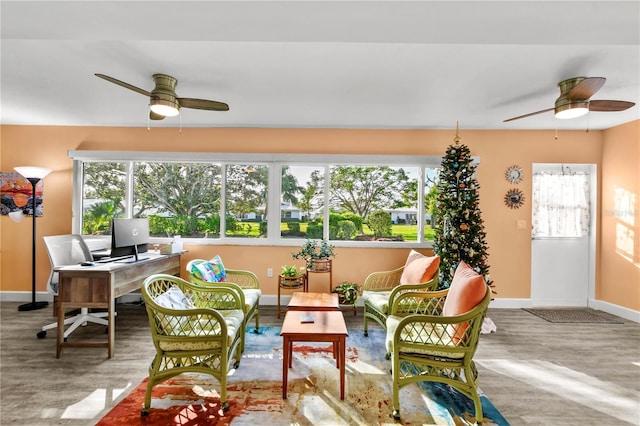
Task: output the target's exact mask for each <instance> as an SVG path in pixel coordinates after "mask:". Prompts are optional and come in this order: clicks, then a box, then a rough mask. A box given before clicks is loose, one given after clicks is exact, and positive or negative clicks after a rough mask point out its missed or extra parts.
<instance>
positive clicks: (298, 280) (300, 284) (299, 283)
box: [277, 274, 309, 318]
mask: <svg viewBox="0 0 640 426" xmlns="http://www.w3.org/2000/svg"><path fill="white" fill-rule="evenodd" d="M307 285H308V281H307V274H304V275H299V276H297V277H285V276H282V275H278V311H277V312H278V318H280V311H281V309H280V294H281V292H282V290H300V289H302V291H304V292H306V291H307V290H308V289H309V288H308V287H307Z"/></svg>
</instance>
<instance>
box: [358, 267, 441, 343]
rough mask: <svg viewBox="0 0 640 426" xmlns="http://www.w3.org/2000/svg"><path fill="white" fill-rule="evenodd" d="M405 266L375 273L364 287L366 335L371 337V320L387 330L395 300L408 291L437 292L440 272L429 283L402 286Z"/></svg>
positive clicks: (365, 282) (367, 279)
mask: <svg viewBox="0 0 640 426" xmlns="http://www.w3.org/2000/svg"><path fill="white" fill-rule="evenodd" d="M404 268H405V267H404V266H402V267H400V268H398V269H394V270H391V271H381V272H373V273H371V274H369V276H368V277H367V278H366V279H365V281H364V285H363V286H362V288H363V291H362V300H363V301H364V335H365V336H368V335H369V320H373V321H375V322H377V323H378V324H380V326H381V327H382V328H384V329H386V328H387V316H389V311H390V307H391V305H392V304H393V302H394V301H395V299H396V298H397V297H398V296H399V295H400V294H402V293H405V292H407V291H421V290H422V291H427V290H435V289H436V287H437V286H438V276H439V274H438V272H436V274H435V275H434V276H433V278H431V279H430V280H429V281H425V282H423V283H418V284H400V277H402V273H403V272H404Z"/></svg>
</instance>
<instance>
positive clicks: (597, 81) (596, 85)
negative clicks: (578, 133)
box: [504, 77, 635, 123]
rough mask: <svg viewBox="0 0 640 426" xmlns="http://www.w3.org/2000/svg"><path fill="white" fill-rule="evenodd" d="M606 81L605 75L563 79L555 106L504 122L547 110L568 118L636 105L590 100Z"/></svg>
mask: <svg viewBox="0 0 640 426" xmlns="http://www.w3.org/2000/svg"><path fill="white" fill-rule="evenodd" d="M605 81H607V79H606V78H604V77H574V78H570V79H567V80H563V81H561V82H560V83H558V88H559V89H560V97H559V98H558V99H556V103H555V106H554V107H553V108H547V109H543V110H542V111H536V112H532V113H529V114H525V115H520V116H518V117H513V118H509V119H506V120H504V123H506V122H507V121H513V120H519V119H521V118H525V117H531V116H532V115H537V114H542V113H543V112H547V111H554V114H555V116H556V118H561V119H567V118H576V117H580V116H582V115H585V114H586V113H588V112H589V111H598V112H616V111H624V110H626V109H628V108H631V107H632V106H634V105H635V103H633V102H627V101H610V100H594V101H591V100H589V98H591V96H593V95H594V93H596V92H597V91H598V90H600V88H601V87H602V86H603V85H604V82H605Z"/></svg>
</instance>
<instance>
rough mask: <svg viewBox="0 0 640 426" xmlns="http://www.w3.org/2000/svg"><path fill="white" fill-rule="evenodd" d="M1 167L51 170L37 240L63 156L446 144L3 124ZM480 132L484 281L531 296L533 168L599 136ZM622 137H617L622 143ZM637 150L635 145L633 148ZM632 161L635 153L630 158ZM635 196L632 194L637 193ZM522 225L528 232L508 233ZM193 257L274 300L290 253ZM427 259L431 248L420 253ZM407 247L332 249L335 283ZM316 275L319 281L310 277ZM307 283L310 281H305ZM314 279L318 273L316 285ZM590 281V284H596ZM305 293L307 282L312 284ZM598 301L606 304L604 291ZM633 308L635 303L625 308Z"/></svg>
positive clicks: (199, 252)
mask: <svg viewBox="0 0 640 426" xmlns="http://www.w3.org/2000/svg"><path fill="white" fill-rule="evenodd" d="M0 132H1V144H2V145H1V152H0V154H1V157H0V160H1V161H0V162H1V170H2V171H11V170H12V169H13V167H14V166H18V165H38V166H45V167H49V168H52V169H53V170H54V172H53V173H52V174H51V175H49V176H47V178H46V179H45V183H44V188H45V196H44V200H45V201H44V217H42V218H38V235H39V236H43V235H52V234H61V233H68V232H70V231H71V195H72V194H71V192H72V188H71V172H72V170H71V169H72V162H71V160H69V159H68V158H67V151H68V150H80V149H87V150H123V151H126V150H135V151H191V152H244V153H253V152H259V153H319V154H324V153H335V154H386V155H411V154H415V155H443V154H444V152H445V150H446V147H447V146H448V145H450V144H451V143H453V138H454V136H455V131H454V130H358V129H220V128H214V129H183V130H182V132H181V133H180V132H179V131H178V129H151V130H147V129H146V128H110V127H108V128H107V127H62V126H57V127H49V126H2V127H1V128H0ZM554 133H555V132H553V131H499V130H496V131H487V130H464V129H463V130H461V131H460V136H461V137H462V143H464V144H466V145H468V146H469V148H470V149H471V154H472V155H474V156H478V157H480V160H481V164H480V166H479V167H478V180H479V183H480V207H481V209H482V212H483V219H484V221H485V230H486V232H487V242H488V245H489V263H490V265H491V278H492V280H493V281H494V283H495V284H496V289H497V291H498V295H497V297H498V298H501V297H502V298H529V297H530V274H531V273H530V251H531V241H530V232H529V227H530V222H531V204H530V200H531V195H530V194H531V165H532V163H542V162H558V163H593V164H597V165H598V170H600V166H601V158H602V150H603V134H604V133H603V132H601V131H590V132H584V131H566V132H562V131H560V132H559V138H558V140H556V139H555V137H554V136H555V134H554ZM627 136H628V135H627V134H626V133H625V135H623V136H622V137H623V138H626V137H627ZM636 143H637V141H636ZM635 158H637V155H636V157H635ZM513 164H518V165H519V166H521V167H522V168H523V170H524V181H523V182H522V183H521V184H519V185H518V187H519V188H521V189H522V190H523V191H524V193H525V197H526V198H525V204H524V206H523V207H522V208H520V209H517V210H512V209H509V208H507V207H506V206H505V205H504V202H503V199H504V194H505V192H506V191H507V189H509V188H510V187H512V185H510V184H509V183H508V182H507V181H506V180H505V178H504V173H505V170H506V169H507V167H509V166H511V165H513ZM636 190H637V188H636ZM0 219H1V226H2V228H1V230H2V236H1V238H0V263H1V267H2V271H1V281H0V290H4V291H17V290H22V291H28V290H29V289H30V283H31V281H30V276H29V274H28V273H25V272H26V271H30V262H31V259H30V252H31V221H30V220H29V219H30V218H28V220H25V221H23V222H21V223H19V224H16V223H14V222H12V221H11V220H10V219H9V218H8V217H6V216H2V217H1V218H0ZM516 220H524V221H525V222H526V224H527V229H525V230H518V229H516ZM186 248H187V249H188V250H189V254H188V255H187V256H186V257H185V260H189V259H190V258H194V257H204V258H210V257H212V256H213V255H215V254H220V255H221V256H222V257H223V259H224V261H225V264H227V266H228V267H230V268H242V269H251V270H253V271H254V272H256V274H257V275H258V277H259V278H260V282H261V287H262V288H263V290H264V292H265V293H266V294H275V293H276V283H275V278H271V279H269V278H267V277H266V269H267V268H268V267H272V268H274V271H275V272H276V273H277V269H278V268H279V267H280V266H281V265H283V264H290V263H292V259H291V256H290V253H291V252H292V251H294V250H295V248H292V247H275V248H270V249H269V250H265V248H264V247H246V246H187V247H186ZM422 251H423V252H425V253H429V252H430V250H428V249H425V250H422ZM406 253H407V250H406V249H355V248H349V249H347V248H339V249H338V257H337V258H336V259H335V262H334V271H335V273H334V282H339V281H343V280H350V281H356V282H362V281H363V280H364V278H365V277H366V275H367V274H368V273H369V272H372V271H376V270H384V269H390V268H393V267H396V266H399V265H401V264H402V263H403V262H404V258H405V257H406ZM37 256H38V262H37V269H38V272H37V278H38V289H39V290H44V289H45V283H46V279H47V277H48V274H49V262H48V259H47V254H46V252H45V249H44V246H43V244H42V240H41V239H39V240H38V255H37ZM318 275H320V274H318ZM314 278H315V277H312V280H313V279H314ZM322 279H323V278H322V277H320V276H318V277H317V280H318V281H319V282H320V281H321V280H322ZM597 284H598V283H597ZM312 286H313V284H312ZM600 294H602V295H603V297H604V296H606V297H608V299H607V300H608V301H611V302H613V300H614V299H613V298H612V296H611V295H609V294H608V292H607V291H602V290H601V291H600ZM625 306H628V307H631V308H633V309H637V310H640V302H637V303H636V304H635V305H631V306H629V304H628V302H627V305H625Z"/></svg>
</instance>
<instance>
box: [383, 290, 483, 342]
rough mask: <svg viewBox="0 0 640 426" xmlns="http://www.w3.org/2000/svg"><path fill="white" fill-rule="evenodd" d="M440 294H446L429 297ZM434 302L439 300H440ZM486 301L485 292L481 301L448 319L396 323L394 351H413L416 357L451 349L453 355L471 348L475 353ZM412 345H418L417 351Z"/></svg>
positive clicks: (422, 316) (420, 316) (412, 318)
mask: <svg viewBox="0 0 640 426" xmlns="http://www.w3.org/2000/svg"><path fill="white" fill-rule="evenodd" d="M444 292H446V290H443V291H439V292H432V293H444ZM417 294H419V293H417ZM405 295H409V293H405ZM403 296H404V295H403ZM435 299H440V297H436V298H435ZM490 301H491V291H489V290H488V289H487V293H486V295H485V297H484V298H483V299H482V301H481V302H480V303H479V304H478V305H476V306H475V307H474V308H473V309H471V310H470V311H468V312H465V313H464V314H460V315H450V316H444V315H425V314H411V315H407V316H405V317H403V318H402V319H401V320H400V322H399V323H398V326H397V328H396V329H395V332H394V347H396V348H397V349H398V351H400V352H412V351H417V353H421V352H424V351H425V350H427V351H428V350H431V349H433V350H436V351H439V350H444V351H445V352H446V351H447V350H448V349H447V348H449V349H452V348H455V351H456V352H459V351H460V350H461V349H464V348H472V350H473V351H475V347H476V345H477V342H478V339H479V336H480V330H481V328H482V322H483V320H484V318H485V316H486V313H487V308H488V307H489V302H490ZM416 345H420V346H421V348H419V347H418V346H416ZM418 349H419V350H418Z"/></svg>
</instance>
